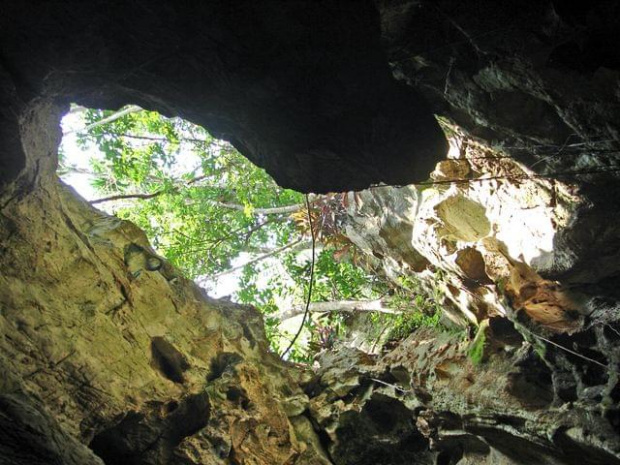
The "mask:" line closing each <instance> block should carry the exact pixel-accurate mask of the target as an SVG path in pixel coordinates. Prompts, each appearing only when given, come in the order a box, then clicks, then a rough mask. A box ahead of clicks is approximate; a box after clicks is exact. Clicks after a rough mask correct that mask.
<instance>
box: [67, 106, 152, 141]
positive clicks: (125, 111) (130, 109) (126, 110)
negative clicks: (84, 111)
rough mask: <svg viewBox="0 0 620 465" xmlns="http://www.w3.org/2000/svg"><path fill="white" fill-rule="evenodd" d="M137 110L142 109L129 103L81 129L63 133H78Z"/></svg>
mask: <svg viewBox="0 0 620 465" xmlns="http://www.w3.org/2000/svg"><path fill="white" fill-rule="evenodd" d="M138 111H142V108H140V107H139V106H137V105H129V106H127V107H125V108H123V109H122V110H119V111H117V112H116V113H113V114H111V115H110V116H108V117H107V118H103V119H100V120H99V121H96V122H94V123H92V124H89V125H87V126H84V127H83V128H82V129H74V130H72V131H67V132H65V133H64V134H63V135H64V136H66V135H68V134H74V133H77V134H79V133H81V132H86V131H90V130H91V129H94V128H97V127H99V126H103V125H104V124H108V123H111V122H112V121H116V120H117V119H120V118H122V117H123V116H125V115H128V114H130V113H137V112H138Z"/></svg>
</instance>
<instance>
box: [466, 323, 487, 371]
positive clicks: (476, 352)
mask: <svg viewBox="0 0 620 465" xmlns="http://www.w3.org/2000/svg"><path fill="white" fill-rule="evenodd" d="M488 329H489V321H488V320H484V321H483V322H482V323H481V324H480V326H479V327H478V331H477V332H476V337H474V340H473V341H472V342H471V344H470V345H469V350H468V353H467V355H468V356H469V359H470V360H471V362H472V363H473V364H474V365H480V364H481V363H482V362H483V361H484V359H485V348H486V343H487V331H488Z"/></svg>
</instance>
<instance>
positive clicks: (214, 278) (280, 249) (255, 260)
mask: <svg viewBox="0 0 620 465" xmlns="http://www.w3.org/2000/svg"><path fill="white" fill-rule="evenodd" d="M301 241H302V240H301V239H297V240H296V241H293V242H289V243H288V244H286V245H284V246H282V247H278V248H277V249H274V250H272V251H271V252H269V253H266V254H264V255H260V256H258V257H256V258H253V259H252V260H250V261H249V262H246V263H244V264H243V265H239V266H234V267H232V268H231V269H229V270H226V271H222V272H221V273H218V274H215V275H213V276H209V279H210V280H211V281H217V280H218V279H220V278H221V277H222V276H226V275H229V274H232V273H234V272H235V271H239V270H242V269H243V268H244V267H245V266H247V265H253V264H255V263H258V262H261V261H263V260H266V259H268V258H270V257H273V256H274V255H278V254H279V253H281V252H284V251H285V250H289V249H292V248H293V247H295V246H296V245H297V244H300V243H301ZM304 246H306V244H304Z"/></svg>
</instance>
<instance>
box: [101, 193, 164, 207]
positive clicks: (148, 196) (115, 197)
mask: <svg viewBox="0 0 620 465" xmlns="http://www.w3.org/2000/svg"><path fill="white" fill-rule="evenodd" d="M164 192H166V191H164V190H161V191H156V192H153V193H152V194H119V195H111V196H110V197H103V198H101V199H96V200H91V201H90V204H91V205H95V204H97V203H103V202H111V201H112V200H126V199H152V198H153V197H157V196H158V195H161V194H163V193H164Z"/></svg>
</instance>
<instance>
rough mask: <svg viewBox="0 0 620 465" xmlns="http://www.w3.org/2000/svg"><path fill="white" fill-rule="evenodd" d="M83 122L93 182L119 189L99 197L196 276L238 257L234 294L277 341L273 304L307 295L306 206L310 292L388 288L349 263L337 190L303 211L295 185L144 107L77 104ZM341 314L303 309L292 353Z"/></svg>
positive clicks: (221, 270) (303, 354) (356, 294)
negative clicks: (120, 110) (315, 242)
mask: <svg viewBox="0 0 620 465" xmlns="http://www.w3.org/2000/svg"><path fill="white" fill-rule="evenodd" d="M102 121H108V122H106V123H105V124H102ZM83 124H84V126H85V128H86V130H84V131H81V132H80V133H79V135H78V144H79V145H80V146H81V148H82V149H83V150H84V151H87V150H88V151H92V150H93V149H98V151H99V152H100V156H98V157H91V159H90V170H91V173H90V174H91V175H92V176H93V179H94V181H93V186H94V187H95V188H96V190H97V191H98V192H99V193H100V194H101V195H102V196H103V197H114V198H115V199H116V200H114V201H113V202H112V201H110V202H109V203H105V204H104V205H106V206H107V207H108V208H109V207H110V206H111V207H112V210H113V212H114V213H115V214H116V215H117V216H119V217H121V218H123V219H127V220H130V221H132V222H134V223H136V224H137V225H138V226H140V227H141V228H142V229H144V230H145V231H146V233H147V235H148V236H149V238H150V239H151V241H152V243H153V245H154V247H155V248H156V249H157V250H158V252H159V253H161V254H162V255H164V256H165V257H166V258H167V259H168V260H169V261H170V262H171V263H172V264H173V265H175V266H177V267H178V268H180V269H182V270H183V271H184V272H185V273H186V274H187V275H188V276H189V277H191V278H194V279H197V280H198V281H199V282H200V281H203V282H205V281H207V282H208V281H209V277H213V276H222V275H225V274H226V273H229V272H230V271H231V270H235V269H236V268H237V267H238V266H239V263H240V262H245V263H246V264H245V265H244V266H242V267H241V276H240V278H239V282H238V284H239V289H238V290H237V291H236V292H235V293H234V295H233V296H232V297H233V299H234V300H237V301H239V302H242V303H246V304H252V305H255V306H257V307H258V308H259V309H261V310H262V311H263V313H264V314H265V316H266V324H267V331H268V336H269V337H270V339H271V341H272V344H273V346H274V349H275V350H281V348H282V347H283V346H285V345H286V342H287V340H288V339H291V337H292V334H291V333H292V332H293V331H288V334H285V335H284V336H286V338H287V340H283V339H282V336H283V334H282V325H281V322H280V320H279V317H278V313H279V312H280V310H281V309H282V307H286V306H293V305H299V304H301V303H302V302H303V301H304V298H305V295H304V293H305V290H306V289H307V284H308V278H309V267H310V259H311V257H310V254H309V253H308V248H309V242H310V228H309V222H308V213H310V215H312V219H313V225H314V228H313V232H314V234H315V237H316V238H317V239H319V240H320V241H321V243H322V246H321V247H320V248H319V251H318V253H317V256H316V281H315V286H314V291H313V296H312V300H313V301H331V300H347V299H374V298H377V297H379V296H380V295H381V294H382V293H384V292H385V290H386V289H385V285H383V284H382V283H381V282H380V281H379V280H378V279H377V278H376V277H375V276H373V275H372V274H371V273H369V272H368V271H367V270H366V269H365V268H364V267H362V266H359V265H358V264H356V263H355V260H354V259H353V258H354V254H353V253H352V252H353V251H354V249H353V247H352V244H350V242H349V241H348V240H347V239H346V237H345V236H344V235H343V234H342V232H341V227H342V223H343V215H344V196H343V195H340V194H334V195H328V196H321V197H319V196H314V197H313V198H312V207H311V211H310V212H308V211H307V209H306V207H305V206H304V204H303V202H304V198H303V196H302V194H300V193H298V192H295V191H292V190H288V189H283V188H281V187H280V186H278V185H277V184H276V183H275V182H274V181H273V180H272V178H271V177H270V176H269V175H268V174H267V173H266V172H265V171H264V170H262V169H261V168H259V167H257V166H255V165H253V164H252V163H251V162H250V161H249V160H247V159H246V158H245V157H243V156H241V155H240V154H239V153H238V152H237V151H236V150H235V149H234V147H232V146H231V145H230V144H228V143H227V142H224V141H221V140H217V139H214V138H213V137H212V136H211V135H210V134H209V133H208V132H207V131H206V130H205V129H204V128H201V127H199V126H196V125H193V124H191V123H189V122H187V121H184V120H182V119H180V118H165V117H163V116H161V115H160V114H158V113H155V112H149V111H144V110H141V111H130V112H126V114H124V115H123V116H122V117H118V118H116V119H115V114H114V112H110V111H103V110H92V109H91V110H87V111H84V112H83ZM62 163H63V165H62V166H61V172H63V173H68V172H71V171H72V170H73V171H75V170H76V168H75V167H74V166H71V165H70V164H69V162H68V161H67V157H66V156H65V157H63V160H62ZM336 258H337V259H336ZM341 323H342V322H341V318H340V317H339V316H338V315H337V314H333V315H332V314H328V315H327V316H325V317H324V318H323V319H322V320H321V321H319V320H317V319H316V318H314V319H312V318H311V319H309V320H308V322H307V324H306V326H307V328H306V329H307V330H308V331H309V332H307V333H306V335H305V338H302V339H301V340H302V341H303V340H305V341H306V344H305V346H304V344H303V343H302V344H298V345H297V346H296V347H295V348H294V350H293V351H292V355H291V358H292V359H293V360H301V361H308V360H309V358H310V356H311V351H308V349H307V347H308V345H307V342H308V341H310V342H314V343H315V344H316V343H319V344H321V343H324V341H322V339H321V338H322V336H321V331H318V332H317V326H320V327H321V328H326V327H327V328H340V327H341ZM330 331H332V330H331V329H330ZM333 331H335V332H338V331H339V329H334V330H333ZM325 332H326V331H325V330H323V333H325ZM330 334H331V332H330ZM310 346H312V344H310Z"/></svg>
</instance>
